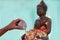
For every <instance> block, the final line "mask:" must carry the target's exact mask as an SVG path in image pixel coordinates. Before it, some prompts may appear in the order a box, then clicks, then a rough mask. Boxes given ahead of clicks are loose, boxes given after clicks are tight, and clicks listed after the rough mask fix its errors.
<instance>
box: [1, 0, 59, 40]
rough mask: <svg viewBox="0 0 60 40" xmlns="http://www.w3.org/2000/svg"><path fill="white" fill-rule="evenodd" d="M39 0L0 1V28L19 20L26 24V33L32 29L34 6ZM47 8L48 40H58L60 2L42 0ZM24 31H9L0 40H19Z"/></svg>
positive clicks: (35, 17) (34, 14) (34, 16)
mask: <svg viewBox="0 0 60 40" xmlns="http://www.w3.org/2000/svg"><path fill="white" fill-rule="evenodd" d="M40 1H41V0H0V28H3V27H4V26H6V25H8V24H9V23H10V22H11V21H12V20H14V19H17V18H20V19H23V20H25V22H26V23H27V29H26V30H27V31H28V30H30V29H32V28H33V26H34V22H35V20H36V19H37V18H38V16H37V14H36V6H37V4H39V3H40ZM44 1H45V3H46V4H47V6H48V11H47V16H48V17H50V18H51V19H52V30H51V33H50V34H49V38H50V40H60V31H59V30H60V27H59V26H60V25H59V24H60V14H59V13H60V0H44ZM24 33H25V30H16V29H15V30H11V31H8V32H6V33H5V34H4V35H3V36H1V37H0V40H19V39H20V40H21V36H22V35H23V34H24Z"/></svg>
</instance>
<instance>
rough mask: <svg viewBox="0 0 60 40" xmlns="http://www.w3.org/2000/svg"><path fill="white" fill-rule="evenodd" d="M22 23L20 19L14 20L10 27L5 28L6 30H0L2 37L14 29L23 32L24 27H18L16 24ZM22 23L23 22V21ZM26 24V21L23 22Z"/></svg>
mask: <svg viewBox="0 0 60 40" xmlns="http://www.w3.org/2000/svg"><path fill="white" fill-rule="evenodd" d="M18 21H20V19H16V20H13V21H12V22H11V23H10V24H9V25H7V26H5V27H4V28H2V29H0V36H2V35H3V34H4V33H6V32H7V31H10V30H13V29H19V30H23V28H22V27H20V26H16V23H17V22H18ZM21 21H22V20H21ZM23 22H24V21H23Z"/></svg>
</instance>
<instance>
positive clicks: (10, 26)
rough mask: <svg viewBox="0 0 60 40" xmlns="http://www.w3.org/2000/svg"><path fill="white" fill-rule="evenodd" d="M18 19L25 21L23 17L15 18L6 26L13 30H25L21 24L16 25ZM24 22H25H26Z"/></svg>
mask: <svg viewBox="0 0 60 40" xmlns="http://www.w3.org/2000/svg"><path fill="white" fill-rule="evenodd" d="M18 21H23V20H21V19H16V20H13V21H12V22H11V23H10V24H9V25H7V26H6V28H7V29H8V30H13V29H19V30H24V28H23V27H20V26H17V25H16V24H17V22H18ZM23 22H24V21H23ZM24 23H25V22H24Z"/></svg>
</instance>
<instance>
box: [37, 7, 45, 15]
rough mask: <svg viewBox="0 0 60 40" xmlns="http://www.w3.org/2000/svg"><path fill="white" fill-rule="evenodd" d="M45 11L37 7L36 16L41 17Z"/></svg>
mask: <svg viewBox="0 0 60 40" xmlns="http://www.w3.org/2000/svg"><path fill="white" fill-rule="evenodd" d="M45 13H46V11H45V10H44V9H43V7H37V15H38V16H42V15H45Z"/></svg>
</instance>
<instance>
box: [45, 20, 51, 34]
mask: <svg viewBox="0 0 60 40" xmlns="http://www.w3.org/2000/svg"><path fill="white" fill-rule="evenodd" d="M45 24H46V27H47V28H48V32H47V34H49V33H50V32H51V19H48V20H47V22H46V23H45Z"/></svg>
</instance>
